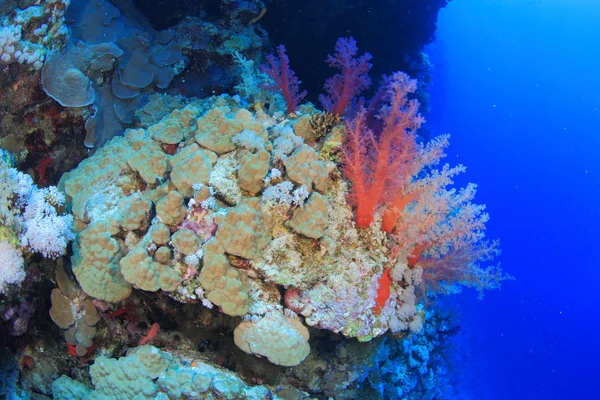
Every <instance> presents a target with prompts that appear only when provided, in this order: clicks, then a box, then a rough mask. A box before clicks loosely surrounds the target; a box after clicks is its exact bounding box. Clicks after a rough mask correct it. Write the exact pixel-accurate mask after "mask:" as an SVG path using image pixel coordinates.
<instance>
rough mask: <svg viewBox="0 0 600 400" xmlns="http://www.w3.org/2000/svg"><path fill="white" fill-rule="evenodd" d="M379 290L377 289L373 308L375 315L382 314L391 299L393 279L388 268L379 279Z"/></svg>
mask: <svg viewBox="0 0 600 400" xmlns="http://www.w3.org/2000/svg"><path fill="white" fill-rule="evenodd" d="M378 282H379V289H377V297H375V306H373V314H374V315H379V314H381V310H382V309H383V306H385V303H387V301H388V299H389V298H390V288H391V286H392V278H391V277H390V269H389V268H386V269H385V270H384V271H383V274H381V277H380V278H379V281H378Z"/></svg>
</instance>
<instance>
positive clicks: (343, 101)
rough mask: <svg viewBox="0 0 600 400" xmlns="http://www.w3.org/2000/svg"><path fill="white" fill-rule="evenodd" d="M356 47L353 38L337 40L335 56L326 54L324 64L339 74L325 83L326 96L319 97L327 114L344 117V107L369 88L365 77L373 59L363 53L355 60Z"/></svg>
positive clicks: (369, 80) (369, 81)
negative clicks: (337, 70)
mask: <svg viewBox="0 0 600 400" xmlns="http://www.w3.org/2000/svg"><path fill="white" fill-rule="evenodd" d="M357 53H358V47H357V46H356V40H354V38H353V37H348V38H339V39H338V41H337V42H336V44H335V54H334V55H331V54H328V55H327V58H326V59H325V62H326V63H327V64H328V65H329V66H330V67H334V68H338V69H339V70H340V73H339V74H336V75H334V76H332V77H331V78H329V79H327V81H326V82H325V91H326V92H327V93H328V94H327V95H321V96H319V100H320V101H321V104H322V105H323V108H325V110H326V111H327V112H330V113H333V114H338V115H344V111H345V110H346V107H348V105H349V104H350V102H351V101H352V99H353V98H354V97H356V96H358V95H359V94H360V93H361V92H362V91H364V90H367V89H368V88H369V87H370V86H371V79H370V78H369V76H368V75H367V73H368V72H369V70H370V69H371V67H372V65H371V63H369V61H371V59H372V58H373V57H372V56H371V54H369V53H365V54H363V55H362V56H360V57H359V58H356V54H357Z"/></svg>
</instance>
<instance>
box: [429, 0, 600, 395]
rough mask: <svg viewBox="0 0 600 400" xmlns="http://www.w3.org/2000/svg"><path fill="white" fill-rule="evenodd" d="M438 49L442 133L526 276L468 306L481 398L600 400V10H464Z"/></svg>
mask: <svg viewBox="0 0 600 400" xmlns="http://www.w3.org/2000/svg"><path fill="white" fill-rule="evenodd" d="M429 52H430V53H431V55H432V59H433V62H434V63H435V64H436V70H435V72H436V76H435V83H434V86H433V109H432V115H431V116H430V117H429V119H430V123H431V126H432V130H433V132H434V133H437V134H439V133H445V132H448V133H451V134H452V146H451V148H450V149H449V152H448V155H449V157H448V160H449V161H451V162H456V163H458V162H460V163H464V164H465V165H467V168H468V170H467V173H466V174H464V176H463V177H462V178H463V180H468V181H473V182H477V183H478V184H479V191H478V202H481V203H486V204H487V206H488V210H489V212H490V214H491V217H492V219H491V221H490V223H489V224H488V233H489V236H490V237H492V238H494V237H499V238H501V241H502V249H503V254H502V257H501V260H502V266H503V268H504V269H505V270H506V271H507V272H509V273H510V274H512V275H514V276H515V278H516V280H515V281H510V282H505V283H504V285H503V288H502V290H501V291H495V292H491V293H489V294H488V295H487V296H486V297H485V298H484V300H483V301H476V300H475V295H473V294H472V293H465V294H464V295H463V296H462V298H461V299H460V300H459V303H460V308H461V310H462V313H463V316H462V318H463V320H462V325H463V329H462V333H461V338H462V341H463V342H462V343H461V345H460V351H461V352H463V353H464V354H465V355H466V359H467V362H466V365H464V366H461V367H463V371H464V373H465V378H466V379H467V381H468V386H469V387H471V389H472V393H469V394H470V395H471V396H470V397H472V398H474V399H598V398H600V368H599V367H598V360H599V359H600V318H599V316H600V311H599V309H600V256H599V251H600V238H599V234H600V229H599V228H598V226H599V225H600V1H597V0H453V1H452V2H451V3H450V4H449V5H448V6H447V7H446V8H445V9H443V10H442V11H441V13H440V17H439V27H438V33H437V41H436V42H435V43H434V44H433V45H432V46H431V47H430V48H429ZM459 183H462V182H460V181H459Z"/></svg>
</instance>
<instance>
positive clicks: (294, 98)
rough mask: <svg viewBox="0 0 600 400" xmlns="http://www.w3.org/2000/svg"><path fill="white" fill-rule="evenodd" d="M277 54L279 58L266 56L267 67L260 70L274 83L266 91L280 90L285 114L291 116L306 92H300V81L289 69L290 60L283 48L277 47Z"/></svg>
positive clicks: (270, 55)
mask: <svg viewBox="0 0 600 400" xmlns="http://www.w3.org/2000/svg"><path fill="white" fill-rule="evenodd" d="M277 53H278V55H279V58H276V57H275V56H274V55H273V54H269V55H268V56H267V62H268V63H269V65H261V66H260V69H261V71H262V72H264V73H265V74H267V75H269V76H270V77H271V78H272V79H273V80H274V81H275V84H273V85H270V86H268V87H267V89H278V90H281V94H282V95H283V97H284V98H285V103H286V106H287V113H288V114H291V113H293V112H295V111H296V109H297V108H298V103H299V102H300V101H302V99H303V98H304V97H306V90H303V91H302V92H300V81H298V77H297V76H296V74H295V73H294V71H293V70H292V69H291V68H290V59H289V58H288V56H287V54H286V52H285V46H284V45H279V46H277Z"/></svg>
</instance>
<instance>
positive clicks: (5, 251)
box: [0, 241, 25, 294]
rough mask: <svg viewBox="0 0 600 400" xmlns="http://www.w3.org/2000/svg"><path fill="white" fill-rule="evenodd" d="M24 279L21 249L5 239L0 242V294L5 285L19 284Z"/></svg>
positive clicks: (3, 290) (5, 287)
mask: <svg viewBox="0 0 600 400" xmlns="http://www.w3.org/2000/svg"><path fill="white" fill-rule="evenodd" d="M23 279H25V270H24V269H23V256H22V255H21V250H20V249H17V248H16V247H15V246H13V245H12V244H10V243H9V242H7V241H1V242H0V294H2V293H4V292H6V289H7V285H11V284H19V283H21V282H23Z"/></svg>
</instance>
